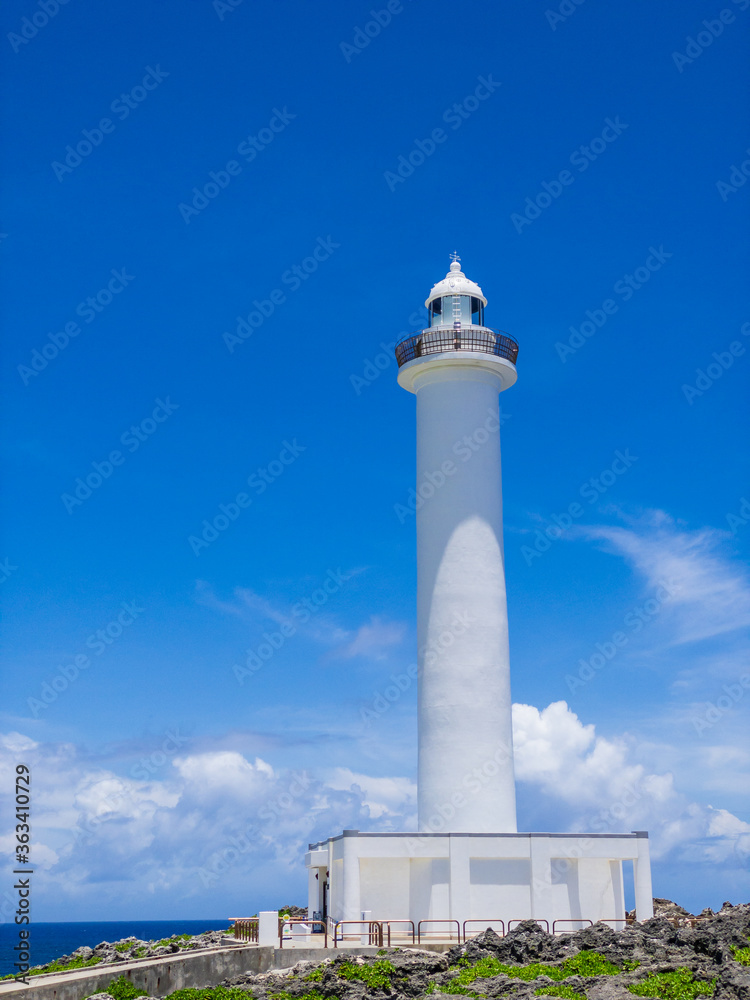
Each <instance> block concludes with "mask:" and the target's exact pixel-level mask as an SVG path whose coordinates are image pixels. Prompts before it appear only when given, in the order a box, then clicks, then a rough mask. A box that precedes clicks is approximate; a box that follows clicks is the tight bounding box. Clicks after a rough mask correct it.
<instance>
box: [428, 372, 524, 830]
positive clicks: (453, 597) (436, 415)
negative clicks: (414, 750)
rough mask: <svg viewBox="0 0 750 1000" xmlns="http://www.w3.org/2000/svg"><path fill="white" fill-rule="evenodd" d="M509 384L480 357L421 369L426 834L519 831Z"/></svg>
mask: <svg viewBox="0 0 750 1000" xmlns="http://www.w3.org/2000/svg"><path fill="white" fill-rule="evenodd" d="M449 357H450V356H449ZM501 388H502V384H501V379H500V378H499V377H498V375H497V374H496V373H495V372H494V371H493V370H491V369H490V368H489V366H488V368H484V367H479V366H477V365H476V364H472V363H471V362H470V361H468V362H467V361H458V360H457V361H456V362H454V363H447V364H445V363H444V364H441V365H437V366H436V365H434V364H427V365H424V366H423V371H420V372H419V373H416V372H415V375H414V383H413V390H412V391H414V392H416V396H417V491H418V494H419V496H420V497H422V499H423V503H422V505H421V507H420V509H419V510H418V512H417V574H418V578H417V579H418V582H417V588H418V596H417V608H418V610H417V629H418V643H419V669H420V673H419V696H418V697H419V709H418V711H419V784H418V803H419V829H420V831H421V832H429V831H432V832H475V833H481V832H488V833H489V832H495V833H509V832H515V830H516V806H515V786H514V773H513V750H512V731H511V697H510V658H509V650H508V612H507V603H506V594H505V567H504V557H503V535H502V493H501V470H500V418H499V404H498V393H499V391H500V389H501Z"/></svg>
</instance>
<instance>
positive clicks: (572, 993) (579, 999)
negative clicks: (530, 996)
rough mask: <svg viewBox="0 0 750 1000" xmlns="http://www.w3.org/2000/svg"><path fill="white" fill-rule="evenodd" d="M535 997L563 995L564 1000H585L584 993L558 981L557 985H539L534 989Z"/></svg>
mask: <svg viewBox="0 0 750 1000" xmlns="http://www.w3.org/2000/svg"><path fill="white" fill-rule="evenodd" d="M534 996H535V997H564V998H565V1000H586V994H585V993H578V992H577V991H576V990H574V989H573V987H572V986H566V985H565V983H560V985H559V986H541V987H540V988H539V989H538V990H534Z"/></svg>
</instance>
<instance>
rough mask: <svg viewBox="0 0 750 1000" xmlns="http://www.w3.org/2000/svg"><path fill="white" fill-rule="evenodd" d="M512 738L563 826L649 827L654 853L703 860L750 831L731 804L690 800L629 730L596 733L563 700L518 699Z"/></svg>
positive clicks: (524, 774)
mask: <svg viewBox="0 0 750 1000" xmlns="http://www.w3.org/2000/svg"><path fill="white" fill-rule="evenodd" d="M513 742H514V747H515V763H516V777H517V779H518V780H519V781H520V782H523V783H526V784H527V785H529V786H531V787H532V788H533V789H534V790H535V791H537V792H539V793H541V796H542V797H543V801H544V803H545V805H546V807H547V813H548V815H549V816H550V821H551V823H553V824H554V823H557V824H558V828H559V824H560V823H563V824H565V826H567V829H569V830H574V829H577V830H582V831H586V830H590V831H592V832H597V831H601V832H604V831H606V830H612V831H615V830H626V831H627V830H648V831H649V835H650V839H651V850H652V855H653V856H654V857H656V858H666V857H668V856H677V857H681V856H683V855H685V856H687V855H686V854H685V852H687V851H689V853H690V856H691V857H693V858H694V859H695V858H697V857H700V858H702V859H703V860H704V861H708V860H712V859H715V858H716V857H719V856H720V857H723V858H730V857H732V856H734V855H735V854H736V853H737V844H738V841H739V840H740V838H742V837H744V836H745V835H746V834H747V833H749V832H750V826H748V824H747V823H745V822H743V821H742V820H741V819H739V818H738V817H736V816H733V815H732V814H731V813H730V812H728V811H727V810H725V809H714V808H713V807H712V806H702V805H700V804H698V803H696V802H692V801H690V799H689V798H688V797H687V796H686V795H685V794H683V793H682V792H680V791H678V789H677V788H676V787H675V782H674V777H673V775H672V774H671V773H670V772H669V771H664V772H661V773H659V772H654V771H649V770H648V769H647V768H646V767H645V766H644V765H643V764H642V763H638V762H636V761H635V760H634V756H635V753H634V752H635V750H636V749H637V748H636V746H635V745H634V741H633V740H632V739H631V738H629V737H625V736H623V737H620V738H618V739H606V738H605V737H603V736H597V735H596V731H595V728H594V726H592V725H584V724H583V723H582V722H581V721H580V719H579V718H578V716H577V715H576V714H575V713H574V712H572V711H571V710H570V708H569V707H568V706H567V704H566V703H565V702H564V701H559V702H554V703H553V704H551V705H548V706H547V707H546V708H545V709H543V710H541V711H540V710H539V709H537V708H534V707H533V706H531V705H514V706H513ZM561 806H562V807H563V809H562V810H561Z"/></svg>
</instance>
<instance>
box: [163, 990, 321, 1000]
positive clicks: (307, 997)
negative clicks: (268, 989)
mask: <svg viewBox="0 0 750 1000" xmlns="http://www.w3.org/2000/svg"><path fill="white" fill-rule="evenodd" d="M245 996H246V997H247V996H252V994H246V995H245ZM268 998H269V1000H338V997H324V996H323V995H322V994H321V993H318V992H316V991H315V990H313V991H312V993H305V994H304V996H301V997H293V996H292V994H291V993H286V992H284V993H269V994H268ZM167 1000H172V997H167ZM217 1000H224V998H218V997H217Z"/></svg>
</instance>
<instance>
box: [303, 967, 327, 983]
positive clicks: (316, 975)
mask: <svg viewBox="0 0 750 1000" xmlns="http://www.w3.org/2000/svg"><path fill="white" fill-rule="evenodd" d="M322 978H323V969H322V967H321V968H320V969H313V971H312V972H311V973H310V975H309V976H305V982H306V983H319V982H320V981H321V979H322Z"/></svg>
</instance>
